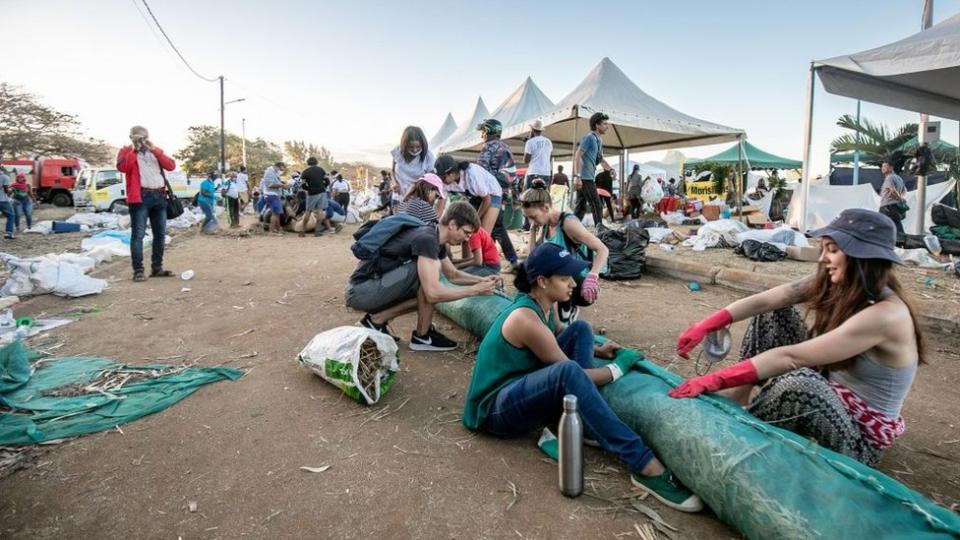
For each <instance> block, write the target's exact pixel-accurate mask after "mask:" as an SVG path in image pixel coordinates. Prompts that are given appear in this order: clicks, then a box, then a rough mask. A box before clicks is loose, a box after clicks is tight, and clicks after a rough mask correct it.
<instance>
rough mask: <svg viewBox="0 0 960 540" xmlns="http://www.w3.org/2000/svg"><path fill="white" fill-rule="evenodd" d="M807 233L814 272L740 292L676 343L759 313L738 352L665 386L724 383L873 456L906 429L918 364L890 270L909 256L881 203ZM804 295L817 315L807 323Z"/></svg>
mask: <svg viewBox="0 0 960 540" xmlns="http://www.w3.org/2000/svg"><path fill="white" fill-rule="evenodd" d="M812 234H813V236H815V237H819V238H821V254H820V261H819V262H820V266H819V268H818V269H817V273H816V274H815V275H813V276H810V277H809V278H807V279H804V280H801V281H797V282H794V283H790V284H786V285H781V286H779V287H776V288H773V289H770V290H769V291H766V292H762V293H759V294H755V295H753V296H750V297H748V298H745V299H743V300H739V301H737V302H734V303H733V304H730V305H729V306H727V307H726V308H724V309H722V310H720V311H718V312H716V313H714V314H713V315H711V316H710V317H708V318H706V319H704V320H703V321H700V322H699V323H696V324H694V325H692V326H690V327H689V328H687V330H686V331H685V332H684V333H683V334H682V335H681V336H680V338H679V340H678V341H677V353H678V354H680V356H683V357H684V358H686V357H687V355H688V354H689V353H690V351H691V350H693V349H694V347H696V346H697V344H698V343H700V342H701V341H702V340H703V339H704V337H705V336H706V335H707V334H708V333H710V332H713V331H715V330H719V329H722V328H725V327H726V326H728V325H730V324H732V323H733V322H735V321H740V320H745V319H748V318H752V319H751V321H750V326H749V327H748V328H747V332H746V334H745V335H744V338H743V345H742V347H741V351H740V356H741V358H743V361H741V362H737V363H736V364H734V365H732V366H730V367H728V368H725V369H722V370H720V371H718V372H716V373H712V374H709V375H704V376H701V377H695V378H693V379H689V380H687V381H686V382H684V383H683V384H681V385H680V386H678V387H677V388H675V389H674V390H672V391H671V392H670V395H671V396H672V397H676V398H689V397H694V396H697V395H699V394H701V393H703V392H716V391H719V390H724V389H727V390H726V391H725V392H723V394H724V395H726V396H727V397H729V398H731V399H733V400H735V401H738V402H739V403H741V404H743V405H745V406H746V408H747V410H748V411H749V412H750V413H751V414H753V415H754V416H756V417H758V418H760V419H761V420H764V421H767V422H770V423H772V424H775V425H776V426H778V427H781V428H784V429H789V430H790V431H793V432H795V433H797V434H799V435H802V436H804V437H810V438H813V439H814V440H816V441H817V442H818V443H820V445H822V446H824V447H826V448H829V449H831V450H834V451H836V452H839V453H841V454H845V455H847V456H850V457H852V458H854V459H856V460H858V461H860V462H862V463H864V464H866V465H870V466H872V465H874V464H876V463H877V462H878V461H879V460H880V456H881V454H882V452H883V450H885V449H886V448H889V447H890V446H891V445H892V444H893V442H894V440H895V439H896V438H897V437H899V436H900V435H901V434H902V433H903V431H904V429H905V425H904V421H903V417H902V416H901V415H900V412H901V410H902V408H903V402H904V400H905V399H906V397H907V393H908V392H909V390H910V386H911V384H912V383H913V379H914V376H915V375H916V371H917V366H918V365H919V364H921V363H923V351H924V345H923V335H922V334H921V331H920V325H919V322H918V320H917V315H916V310H915V309H914V308H913V306H912V305H911V303H910V300H909V299H908V298H907V297H906V295H905V294H904V291H903V288H902V287H901V285H900V282H899V281H898V280H897V277H896V275H895V274H894V272H893V265H894V264H900V265H902V264H903V262H902V261H901V260H900V257H898V256H897V254H896V253H895V252H894V244H895V242H896V228H895V226H894V224H893V221H891V220H890V218H888V217H886V216H884V215H881V214H880V213H878V212H874V211H871V210H863V209H849V210H844V211H843V212H841V213H840V215H839V216H838V217H837V218H836V219H835V220H833V222H832V223H830V225H828V226H826V227H824V228H822V229H818V230H816V231H814V232H813V233H812ZM800 303H805V304H806V305H807V307H808V309H809V310H810V311H811V312H812V314H813V327H812V328H811V329H810V330H809V331H808V330H807V328H806V327H805V325H804V322H803V321H804V319H803V318H802V317H801V316H800V314H799V313H798V312H797V311H796V310H795V309H794V307H793V306H794V305H795V304H800ZM808 338H809V339H808ZM756 385H761V386H760V387H759V392H758V391H757V388H756Z"/></svg>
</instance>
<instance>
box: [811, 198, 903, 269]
mask: <svg viewBox="0 0 960 540" xmlns="http://www.w3.org/2000/svg"><path fill="white" fill-rule="evenodd" d="M810 235H811V236H813V237H814V238H821V237H823V236H828V237H830V239H831V240H833V241H834V242H836V243H837V246H839V247H840V250H841V251H843V252H844V253H845V254H847V255H849V256H850V257H856V258H858V259H884V260H887V261H890V262H892V263H895V264H899V265H901V266H903V261H902V260H901V259H900V257H899V256H898V255H897V253H896V251H894V247H896V243H897V229H896V226H895V225H894V224H893V220H892V219H890V218H888V217H887V216H885V215H883V214H881V213H880V212H876V211H873V210H866V209H864V208H848V209H846V210H844V211H843V212H840V215H839V216H837V217H836V218H835V219H834V220H833V221H831V222H830V224H829V225H827V226H826V227H822V228H820V229H817V230H815V231H813V232H811V233H810Z"/></svg>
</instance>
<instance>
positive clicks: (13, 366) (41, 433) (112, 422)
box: [0, 341, 243, 445]
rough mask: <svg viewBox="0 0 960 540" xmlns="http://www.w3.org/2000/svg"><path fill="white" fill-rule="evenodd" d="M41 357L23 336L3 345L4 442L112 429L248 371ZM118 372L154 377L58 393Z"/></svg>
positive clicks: (0, 426)
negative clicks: (103, 389)
mask: <svg viewBox="0 0 960 540" xmlns="http://www.w3.org/2000/svg"><path fill="white" fill-rule="evenodd" d="M36 358H37V355H36V354H34V353H33V352H32V351H30V350H29V349H28V348H27V347H26V346H25V345H23V344H22V343H21V342H19V341H15V342H13V343H11V344H9V345H7V346H5V347H3V348H2V349H0V406H2V407H3V408H6V409H9V410H3V409H0V410H3V412H2V413H0V445H25V444H37V443H41V442H44V441H50V440H54V439H62V438H64V437H75V436H77V435H84V434H87V433H93V432H96V431H103V430H107V429H113V428H114V427H116V426H119V425H122V424H125V423H127V422H131V421H133V420H137V419H138V418H142V417H144V416H147V415H149V414H153V413H155V412H159V411H162V410H164V409H166V408H167V407H170V406H171V405H173V404H174V403H176V402H178V401H180V400H181V399H183V398H185V397H187V396H189V395H190V394H192V393H193V392H194V391H196V390H197V389H198V388H200V387H201V386H203V385H205V384H209V383H213V382H217V381H222V380H237V379H239V378H240V377H242V376H243V371H240V370H238V369H232V368H189V369H184V370H180V371H176V372H175V373H168V374H161V375H159V376H156V377H153V376H152V375H153V374H155V373H156V372H160V373H163V372H164V371H165V370H169V368H170V367H171V366H163V365H150V366H128V365H124V364H115V363H113V362H112V361H110V360H107V359H104V358H85V357H68V358H49V359H43V361H42V362H41V361H35V360H36ZM31 362H33V363H32V364H31ZM118 371H119V372H122V374H123V375H122V377H125V376H127V375H131V379H139V377H137V375H139V374H144V375H146V374H150V375H151V377H150V378H143V379H140V380H131V381H130V382H128V383H126V384H124V385H122V386H121V387H120V388H118V389H116V390H112V391H109V392H98V391H96V390H93V391H92V392H93V393H83V394H82V395H55V394H56V393H59V391H62V390H63V389H64V388H68V387H72V388H74V389H77V388H79V387H82V385H85V384H88V383H89V382H90V381H92V380H94V378H95V377H97V375H98V374H100V373H102V372H108V373H112V372H118ZM74 393H77V392H76V391H74V392H70V394H74Z"/></svg>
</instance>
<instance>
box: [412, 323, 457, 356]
mask: <svg viewBox="0 0 960 540" xmlns="http://www.w3.org/2000/svg"><path fill="white" fill-rule="evenodd" d="M456 348H457V342H456V341H453V340H452V339H450V338H448V337H447V336H445V335H443V334H441V333H440V332H437V331H436V330H434V329H433V327H431V328H430V331H429V332H427V335H425V336H418V335H417V331H416V330H414V331H413V333H412V334H411V335H410V350H411V351H437V352H439V351H452V350H455V349H456Z"/></svg>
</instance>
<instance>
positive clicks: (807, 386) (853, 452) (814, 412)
mask: <svg viewBox="0 0 960 540" xmlns="http://www.w3.org/2000/svg"><path fill="white" fill-rule="evenodd" d="M806 339H807V328H806V326H805V325H804V323H803V318H802V317H801V316H800V313H799V312H797V310H796V309H794V308H792V307H790V308H784V309H780V310H777V311H772V312H770V313H764V314H762V315H757V316H756V317H754V318H753V319H752V320H751V321H750V326H749V327H748V328H747V332H746V334H744V337H743V344H742V346H741V349H740V357H741V358H753V357H755V356H756V355H758V354H760V353H762V352H764V351H766V350H768V349H773V348H776V347H784V346H787V345H795V344H797V343H800V342H801V341H804V340H806ZM747 411H748V412H750V414H752V415H754V416H756V417H757V418H759V419H761V420H763V421H764V422H767V423H769V424H773V425H775V426H777V427H780V428H783V429H787V430H790V431H792V432H794V433H796V434H798V435H801V436H803V437H809V438H812V439H814V440H815V441H817V443H819V444H820V445H821V446H823V447H825V448H829V449H830V450H833V451H835V452H838V453H840V454H844V455H846V456H849V457H851V458H853V459H856V460H857V461H859V462H861V463H863V464H865V465H868V466H871V467H872V466H874V465H876V463H877V462H878V461H880V456H881V455H882V453H883V450H882V449H880V448H878V447H877V446H874V445H873V444H871V443H870V441H869V440H868V439H867V438H866V437H864V435H863V433H862V431H861V428H860V425H859V424H858V422H857V420H856V418H855V417H854V416H853V414H851V412H850V411H849V410H848V408H847V407H846V406H845V405H844V401H843V400H842V399H841V398H840V396H839V395H838V394H837V392H836V391H835V390H834V388H833V387H832V386H831V383H830V382H829V381H827V379H826V377H824V376H823V375H821V374H820V373H819V372H817V371H815V370H812V369H810V368H800V369H797V370H794V371H791V372H789V373H785V374H783V375H780V376H779V377H774V378H772V379H770V380H768V381H766V382H765V383H764V384H763V386H762V387H761V389H760V394H759V395H757V397H756V398H754V400H753V401H752V402H751V403H750V405H749V406H748V407H747Z"/></svg>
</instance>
